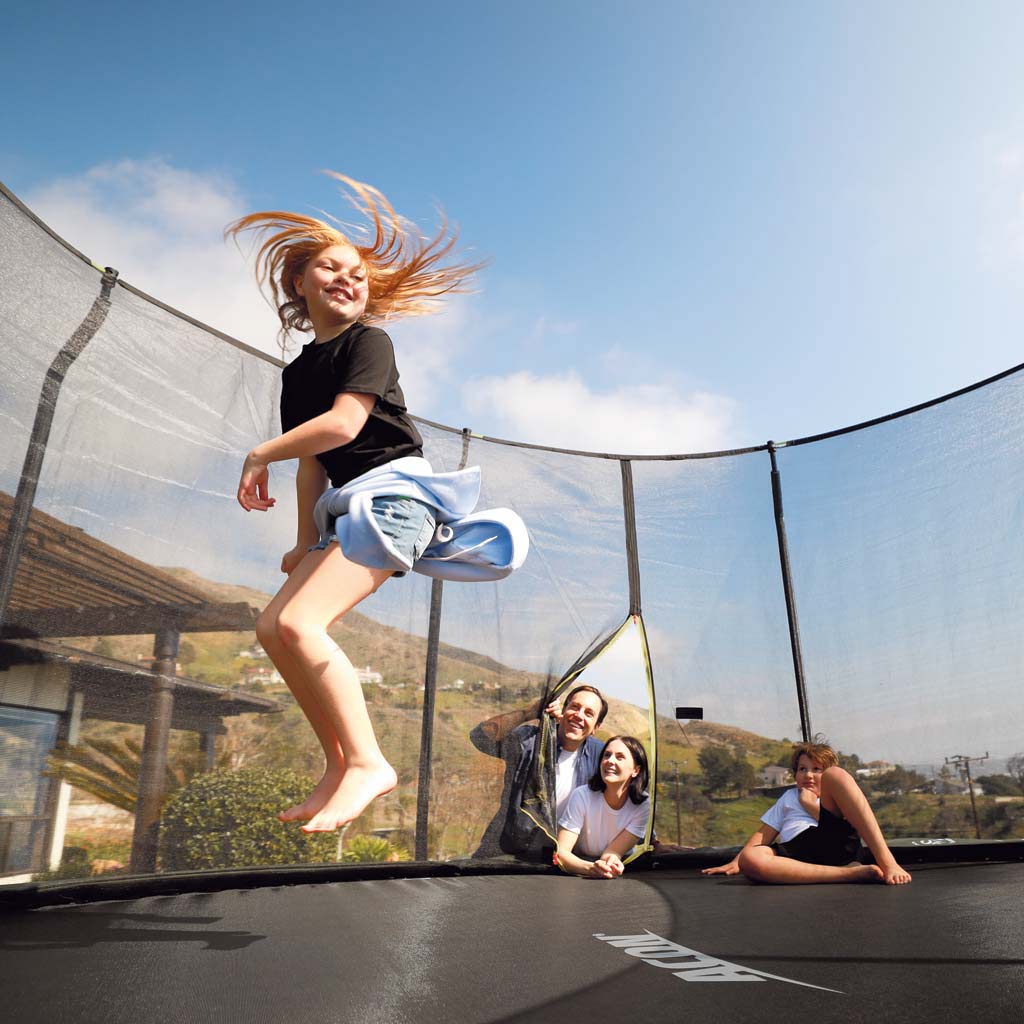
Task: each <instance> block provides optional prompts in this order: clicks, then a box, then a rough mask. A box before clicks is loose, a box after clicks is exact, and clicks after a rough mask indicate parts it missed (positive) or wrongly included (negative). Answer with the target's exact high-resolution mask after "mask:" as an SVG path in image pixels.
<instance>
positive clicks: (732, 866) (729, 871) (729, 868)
mask: <svg viewBox="0 0 1024 1024" xmlns="http://www.w3.org/2000/svg"><path fill="white" fill-rule="evenodd" d="M739 873H740V859H739V857H734V858H733V859H732V860H731V861H729V863H728V864H719V865H718V867H717V868H705V869H704V870H703V871H702V872H701V874H702V875H738V874H739Z"/></svg>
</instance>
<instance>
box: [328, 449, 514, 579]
mask: <svg viewBox="0 0 1024 1024" xmlns="http://www.w3.org/2000/svg"><path fill="white" fill-rule="evenodd" d="M386 494H394V495H398V496H400V497H403V498H416V499H417V500H418V501H422V502H425V503H426V504H427V505H430V506H431V508H433V509H434V518H435V519H436V520H437V529H436V530H435V531H434V536H433V539H432V540H431V541H430V543H429V544H428V545H427V548H426V550H425V551H424V552H423V554H422V555H421V556H420V557H419V559H417V561H416V562H415V563H410V562H409V560H408V559H407V558H406V557H405V556H404V555H402V554H401V553H400V552H399V551H398V550H397V549H396V548H395V546H394V544H393V543H392V542H391V539H390V538H389V537H388V536H387V535H386V534H385V533H384V532H383V531H382V530H381V528H380V525H379V524H378V522H377V519H376V517H375V516H374V515H373V511H372V502H373V499H374V497H380V496H382V495H386ZM479 499H480V467H479V466H470V467H469V468H468V469H460V470H457V471H456V472H454V473H435V472H434V471H433V469H431V467H430V463H429V462H428V461H427V460H426V459H424V458H420V457H419V456H415V455H410V456H407V457H406V458H403V459H395V460H394V462H388V463H385V465H383V466H378V467H377V468H376V469H371V470H369V471H368V472H366V473H363V474H362V476H357V477H356V478H355V479H354V480H350V481H349V482H348V483H347V484H345V486H344V487H332V488H330V489H329V490H326V491H324V493H323V494H322V495H321V496H320V500H319V501H317V503H316V507H315V508H314V509H313V518H314V520H315V521H316V526H317V529H318V530H319V531H320V535H321V536H329V535H330V534H332V533H333V534H335V535H336V536H337V538H338V543H339V544H340V545H341V550H342V551H343V552H344V553H345V557H346V558H348V559H349V560H350V561H353V562H357V563H358V564H359V565H365V566H368V567H369V568H371V569H393V570H394V571H395V572H408V571H409V570H410V569H412V570H413V572H418V573H422V574H423V575H424V576H433V577H435V578H436V579H443V580H459V581H462V582H468V583H474V582H486V581H488V580H500V579H504V578H505V577H506V576H508V575H509V573H511V572H513V570H515V569H518V568H519V566H521V565H522V564H523V562H524V561H525V560H526V555H527V552H528V551H529V549H530V540H529V537H528V536H527V533H526V524H525V523H524V522H523V521H522V519H520V517H519V516H518V515H517V514H516V513H515V512H513V511H512V510H511V509H508V508H491V509H485V510H483V511H480V512H474V511H473V510H474V509H475V508H476V503H477V501H478V500H479Z"/></svg>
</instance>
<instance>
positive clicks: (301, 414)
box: [281, 323, 423, 487]
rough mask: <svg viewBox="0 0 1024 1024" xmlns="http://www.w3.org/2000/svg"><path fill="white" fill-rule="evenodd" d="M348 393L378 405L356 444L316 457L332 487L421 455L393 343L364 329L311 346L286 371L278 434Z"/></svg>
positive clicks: (355, 328) (374, 329)
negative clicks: (374, 398) (373, 398)
mask: <svg viewBox="0 0 1024 1024" xmlns="http://www.w3.org/2000/svg"><path fill="white" fill-rule="evenodd" d="M346 391H348V392H356V393H358V394H363V395H376V396H377V401H376V403H375V404H374V407H373V409H372V410H371V411H370V416H369V418H368V419H367V421H366V425H365V426H364V427H363V429H362V430H361V431H360V432H359V435H358V436H357V437H356V438H355V440H353V441H350V442H349V443H348V444H345V445H342V446H341V447H340V448H332V449H331V450H330V451H326V452H321V453H320V454H319V455H318V456H317V458H318V459H319V460H320V461H321V463H323V466H324V468H325V469H326V470H327V475H328V476H329V477H330V479H331V484H332V485H333V486H334V487H341V486H343V485H344V484H346V483H348V481H349V480H352V479H354V478H355V477H357V476H359V475H360V474H361V473H365V472H366V471H367V470H368V469H373V468H374V467H376V466H381V465H383V464H384V463H385V462H390V461H391V460H392V459H400V458H402V457H403V456H406V455H422V454H423V439H422V438H421V437H420V435H419V431H417V429H416V427H415V425H414V424H413V422H412V420H411V419H410V418H409V416H408V414H407V412H406V408H405V396H404V395H403V394H402V389H401V388H400V387H399V385H398V368H397V367H396V366H395V350H394V348H393V347H392V344H391V339H390V338H389V337H388V336H387V335H386V334H385V333H384V332H383V331H382V330H380V329H379V328H377V327H367V326H366V325H365V324H359V323H356V324H353V325H352V326H351V327H349V328H347V329H346V330H345V331H343V332H342V333H341V334H339V335H338V337H337V338H333V339H331V340H330V341H324V342H320V343H317V342H316V341H311V342H309V344H307V345H304V346H303V347H302V351H301V352H300V353H299V354H298V356H296V358H295V359H294V360H292V362H290V363H289V364H288V365H287V366H286V367H285V368H284V374H283V377H282V387H281V428H282V430H284V431H286V432H287V431H289V430H291V429H292V428H294V427H297V426H299V425H300V424H301V423H305V422H306V421H307V420H311V419H312V418H313V417H314V416H319V415H321V414H322V413H325V412H327V411H328V410H329V409H330V408H331V406H333V405H334V399H335V398H336V397H337V396H338V395H340V394H342V392H346Z"/></svg>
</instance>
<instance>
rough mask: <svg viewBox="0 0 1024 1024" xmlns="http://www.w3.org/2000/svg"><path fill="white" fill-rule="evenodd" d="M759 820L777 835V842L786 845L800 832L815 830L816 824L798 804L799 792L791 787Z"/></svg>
mask: <svg viewBox="0 0 1024 1024" xmlns="http://www.w3.org/2000/svg"><path fill="white" fill-rule="evenodd" d="M761 820H762V821H763V822H764V823H765V824H766V825H768V826H770V827H771V828H773V829H775V831H776V832H778V833H779V842H780V843H788V842H789V841H790V839H794V838H796V836H798V835H800V833H801V832H805V831H806V830H807V829H809V828H817V827H818V822H817V821H816V820H815V819H814V818H812V817H811V815H809V814H808V813H807V812H806V811H805V810H804V805H803V804H802V803H800V790H799V789H798V788H797V787H796V786H793V787H791V788H790V789H787V790H786V792H785V793H783V794H782V796H780V797H779V799H778V800H776V801H775V803H774V804H772V806H771V807H769V808H768V810H767V811H765V812H764V814H762V815H761Z"/></svg>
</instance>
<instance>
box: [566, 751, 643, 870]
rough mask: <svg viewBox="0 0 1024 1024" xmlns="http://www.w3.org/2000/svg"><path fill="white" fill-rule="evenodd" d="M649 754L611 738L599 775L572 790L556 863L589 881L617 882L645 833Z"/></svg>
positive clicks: (595, 774)
mask: <svg viewBox="0 0 1024 1024" xmlns="http://www.w3.org/2000/svg"><path fill="white" fill-rule="evenodd" d="M648 782H649V771H648V768H647V753H646V752H645V750H644V747H643V744H642V743H641V742H640V741H639V740H638V739H636V737H634V736H613V737H612V738H611V739H610V740H608V742H607V743H605V745H604V749H603V750H602V751H601V759H600V761H599V762H598V770H597V771H596V772H595V773H594V776H593V777H592V778H591V780H590V781H589V782H588V783H587V785H585V786H580V787H579V788H578V789H574V790H573V792H572V796H570V797H569V803H568V804H567V805H566V808H565V811H564V812H563V813H562V815H561V817H560V818H559V819H558V852H557V853H556V854H555V863H556V864H557V865H558V866H559V867H560V868H562V870H563V871H567V872H569V873H570V874H573V875H582V876H584V877H585V878H618V877H619V875H621V874H622V871H623V864H622V858H623V857H625V856H626V855H627V854H628V853H629V851H630V850H631V849H632V848H633V847H634V846H636V843H637V840H638V839H639V840H642V839H643V838H644V836H645V835H646V834H647V823H648V820H649V818H650V816H651V801H650V799H649V798H648V796H647V785H648Z"/></svg>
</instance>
